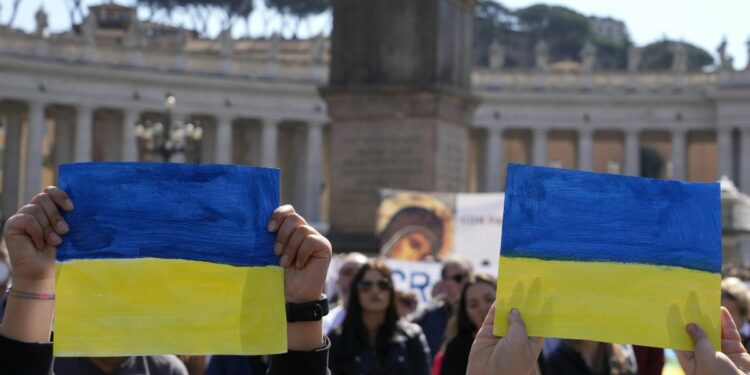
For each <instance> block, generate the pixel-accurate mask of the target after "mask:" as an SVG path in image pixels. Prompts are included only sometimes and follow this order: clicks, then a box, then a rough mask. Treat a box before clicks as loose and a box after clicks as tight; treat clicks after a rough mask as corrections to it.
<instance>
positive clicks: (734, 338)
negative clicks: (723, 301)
mask: <svg viewBox="0 0 750 375" xmlns="http://www.w3.org/2000/svg"><path fill="white" fill-rule="evenodd" d="M686 329H687V332H688V335H690V338H691V339H692V340H693V342H694V343H695V351H693V352H685V351H678V352H677V358H678V359H679V360H680V365H682V368H683V370H685V373H686V374H687V375H703V374H712V375H713V374H717V375H724V374H732V375H734V374H747V373H750V355H748V354H747V351H746V350H745V347H744V346H743V345H742V341H741V340H740V334H739V332H738V331H737V326H736V325H735V324H734V321H733V320H732V315H731V314H729V311H728V310H727V309H726V308H724V307H722V308H721V352H717V351H716V349H714V347H713V345H712V344H711V340H709V338H708V335H706V331H704V330H703V328H701V327H700V326H699V325H697V324H688V325H687V327H686Z"/></svg>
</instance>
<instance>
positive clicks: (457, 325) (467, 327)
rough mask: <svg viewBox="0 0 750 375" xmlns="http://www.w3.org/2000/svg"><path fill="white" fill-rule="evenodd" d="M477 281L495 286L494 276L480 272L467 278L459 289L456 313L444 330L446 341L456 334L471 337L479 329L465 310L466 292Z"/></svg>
mask: <svg viewBox="0 0 750 375" xmlns="http://www.w3.org/2000/svg"><path fill="white" fill-rule="evenodd" d="M479 283H484V284H487V285H489V286H491V287H492V288H493V289H495V288H497V281H496V280H495V278H494V277H492V276H490V275H487V274H482V273H480V274H477V275H475V276H474V278H473V279H471V280H469V282H468V283H466V285H464V288H463V289H462V290H461V299H460V300H459V302H458V314H456V315H455V318H454V319H452V321H451V322H449V323H448V329H447V330H446V340H445V341H446V342H448V341H450V340H451V339H452V338H454V337H456V336H461V335H470V337H472V338H473V337H474V334H476V333H477V331H478V330H479V327H477V326H475V325H474V323H472V322H471V319H470V318H469V313H467V312H466V309H467V304H468V301H467V298H466V294H467V292H468V290H469V288H470V287H471V286H474V285H476V284H479Z"/></svg>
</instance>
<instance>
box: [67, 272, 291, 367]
mask: <svg viewBox="0 0 750 375" xmlns="http://www.w3.org/2000/svg"><path fill="white" fill-rule="evenodd" d="M284 311H285V308H284V274H283V270H282V269H281V268H280V267H275V266H267V267H234V266H229V265H222V264H215V263H207V262H197V261H186V260H175V259H155V258H142V259H118V260H78V261H72V262H66V263H58V265H57V303H56V313H55V345H54V353H55V355H56V356H116V355H149V354H196V355H197V354H248V355H250V354H273V353H281V352H285V351H286V345H287V344H286V314H285V312H284Z"/></svg>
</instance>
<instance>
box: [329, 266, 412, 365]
mask: <svg viewBox="0 0 750 375" xmlns="http://www.w3.org/2000/svg"><path fill="white" fill-rule="evenodd" d="M369 270H375V271H378V272H379V273H380V274H381V275H382V276H383V278H384V279H386V280H387V281H388V285H389V291H390V296H389V297H388V307H387V308H386V310H385V320H384V321H383V325H382V326H380V329H378V333H377V337H375V347H374V348H371V347H370V339H369V338H370V334H369V333H368V332H367V329H366V328H365V323H364V321H363V319H362V304H361V303H360V302H359V288H358V285H359V282H360V281H362V279H363V278H364V277H365V273H366V272H367V271H369ZM398 319H399V318H398V313H397V312H396V290H395V288H394V286H393V278H392V277H391V270H390V269H389V268H388V266H386V265H385V263H383V262H382V261H380V260H369V261H368V262H367V263H365V265H363V266H362V267H361V268H360V269H359V272H357V274H356V275H354V279H352V287H351V292H350V293H349V304H348V305H347V309H346V318H344V323H343V325H342V328H341V336H342V341H343V345H342V347H343V348H345V350H347V351H354V350H355V348H357V347H361V345H364V346H366V347H370V350H373V352H374V353H375V354H376V355H377V356H379V357H380V358H382V357H384V356H385V354H386V353H387V351H388V343H389V342H390V340H391V337H392V336H393V332H394V331H395V330H396V323H397V322H398Z"/></svg>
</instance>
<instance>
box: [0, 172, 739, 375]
mask: <svg viewBox="0 0 750 375" xmlns="http://www.w3.org/2000/svg"><path fill="white" fill-rule="evenodd" d="M73 209H75V207H74V202H71V201H70V199H69V198H68V196H67V195H66V194H65V192H63V191H62V190H60V189H58V188H55V187H49V188H47V189H45V191H44V192H43V193H40V194H39V195H37V196H36V197H34V198H33V199H32V200H31V201H30V202H29V204H28V205H26V206H24V207H22V208H21V209H20V210H19V211H18V213H16V214H15V215H13V216H12V217H11V218H10V219H9V220H8V222H7V223H6V224H5V226H4V233H3V241H4V242H3V243H4V248H6V249H7V253H6V252H0V264H3V265H4V266H6V268H10V269H12V275H13V276H12V282H11V281H10V280H9V277H7V276H3V275H4V273H3V272H0V277H1V278H0V284H6V283H8V284H11V286H10V287H9V288H8V289H7V292H5V293H4V294H3V296H2V298H1V299H0V300H1V301H2V303H1V304H0V314H4V316H2V317H1V319H2V325H1V326H0V373H2V374H49V373H52V371H53V370H54V373H56V374H58V375H67V374H169V375H172V374H174V375H182V374H191V375H195V374H204V373H205V374H211V375H217V374H262V373H268V374H326V373H331V374H333V375H337V374H416V375H428V374H435V375H437V374H464V373H468V374H522V375H526V374H660V373H661V366H662V365H663V363H664V361H663V358H664V354H663V352H662V351H661V349H654V348H638V347H633V346H632V345H623V344H611V343H600V342H592V341H585V340H557V339H542V338H533V337H528V335H527V334H526V329H525V325H524V323H523V319H522V312H519V311H518V310H516V309H512V310H511V311H510V313H509V315H508V319H507V322H506V321H503V322H498V323H499V324H508V335H507V336H505V337H502V338H501V337H496V336H494V335H493V334H492V327H493V324H494V323H495V314H494V309H495V308H494V301H495V295H496V285H497V282H496V279H495V278H494V277H493V276H491V275H486V274H475V273H474V272H473V269H472V267H471V264H470V263H469V262H468V261H467V260H465V259H461V258H458V257H456V258H449V259H446V260H444V261H443V263H442V271H441V280H440V281H439V282H438V283H437V284H436V285H435V287H434V288H433V293H432V300H431V301H430V302H429V303H428V304H426V306H425V307H423V308H422V309H419V310H417V309H416V308H417V296H416V294H414V293H413V292H412V291H402V290H397V289H396V287H395V284H394V279H393V275H392V272H391V270H390V269H389V268H388V266H387V265H386V264H385V263H384V262H383V261H382V260H379V259H373V258H368V257H366V256H365V255H363V254H359V253H350V254H346V255H343V256H342V259H341V262H339V264H340V266H339V267H338V269H337V270H336V272H335V273H334V274H335V276H336V284H335V285H336V298H335V300H336V302H335V306H331V308H330V311H329V314H328V315H327V316H325V317H324V319H322V320H311V321H296V322H288V323H287V341H288V347H289V351H288V352H287V353H284V354H278V355H271V356H266V357H263V356H250V357H248V356H211V357H203V356H192V357H186V356H180V357H178V356H131V357H116V358H57V359H54V360H53V357H52V323H53V317H54V302H55V301H54V298H55V294H54V293H55V251H56V246H57V245H59V244H60V243H61V241H62V237H63V236H64V235H65V234H66V233H67V232H68V231H69V230H70V228H69V227H68V225H67V223H65V221H64V220H63V218H62V215H61V214H60V212H61V211H70V210H73ZM268 228H269V231H272V232H276V233H277V244H279V245H280V246H276V247H275V252H276V255H279V256H281V259H282V261H281V266H282V267H284V268H285V269H287V272H285V275H284V278H285V280H284V281H285V291H284V292H285V298H286V301H287V303H290V304H300V303H305V302H310V301H317V300H318V299H319V298H320V297H321V293H322V291H323V289H324V285H325V282H326V277H327V275H328V273H329V272H328V270H329V266H330V263H331V258H332V254H333V252H332V248H331V244H330V242H329V241H328V240H327V239H326V238H325V237H324V236H322V235H320V234H319V233H318V232H317V231H316V230H315V229H314V228H312V227H311V226H309V225H307V222H306V221H305V219H304V218H302V217H301V216H300V215H299V214H297V213H296V212H295V211H294V209H293V208H292V207H291V206H282V207H279V208H278V209H276V211H274V213H273V215H272V217H271V218H270V220H269V225H268ZM8 266H9V267H8ZM0 271H2V269H0ZM5 274H8V272H6V273H5ZM721 289H722V299H721V301H722V305H723V306H724V307H723V308H722V311H721V323H722V345H721V348H713V347H712V345H711V343H710V340H709V339H708V338H707V335H706V333H705V332H704V331H703V329H702V328H701V327H700V326H697V325H695V324H688V326H687V327H686V331H687V333H688V334H689V335H690V337H691V338H692V339H693V341H694V343H695V351H694V352H679V353H678V356H679V359H680V363H681V365H682V367H683V369H684V371H685V372H686V374H688V375H693V374H745V373H750V355H748V354H747V350H746V346H747V344H748V337H750V335H749V334H748V333H750V332H748V331H750V326H748V315H749V312H748V311H749V310H750V306H749V300H750V297H749V295H748V293H749V292H748V287H747V286H746V284H745V282H744V281H743V280H740V279H739V278H736V277H728V278H725V279H724V280H723V282H722V285H721ZM3 290H5V288H3ZM735 322H737V325H736V324H735ZM738 325H739V329H738V328H737V326H738ZM717 349H718V351H717Z"/></svg>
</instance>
